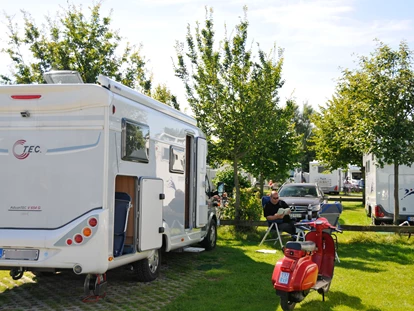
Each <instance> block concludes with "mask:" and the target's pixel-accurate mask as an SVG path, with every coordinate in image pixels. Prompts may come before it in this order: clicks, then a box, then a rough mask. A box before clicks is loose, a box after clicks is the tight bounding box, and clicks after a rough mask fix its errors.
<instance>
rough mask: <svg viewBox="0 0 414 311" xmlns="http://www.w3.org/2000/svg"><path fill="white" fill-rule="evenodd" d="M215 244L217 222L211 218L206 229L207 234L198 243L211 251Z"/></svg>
mask: <svg viewBox="0 0 414 311" xmlns="http://www.w3.org/2000/svg"><path fill="white" fill-rule="evenodd" d="M216 244H217V222H216V221H215V220H214V219H212V220H211V221H210V227H209V228H208V230H207V235H206V237H205V238H204V240H203V241H201V243H200V245H201V246H202V247H204V248H205V249H206V250H207V251H211V250H213V249H215V248H216Z"/></svg>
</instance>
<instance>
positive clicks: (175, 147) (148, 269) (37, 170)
mask: <svg viewBox="0 0 414 311" xmlns="http://www.w3.org/2000/svg"><path fill="white" fill-rule="evenodd" d="M99 84H100V85H95V84H81V83H72V84H42V85H11V86H0V170H1V172H2V178H1V181H0V197H1V201H0V237H1V238H0V269H3V270H11V276H12V277H13V278H14V279H18V278H20V277H21V276H22V275H23V273H24V271H34V272H36V271H40V272H42V271H44V272H54V271H57V270H62V269H72V270H73V271H74V272H75V273H76V274H85V275H87V279H86V281H85V290H87V289H88V288H89V289H90V288H92V289H93V291H94V293H98V294H101V293H102V292H103V291H104V290H105V288H106V285H104V284H105V283H106V282H103V281H100V280H105V279H106V278H104V277H103V275H104V274H105V273H106V271H108V270H110V269H114V268H116V267H119V266H122V265H127V264H131V265H132V267H133V268H134V271H135V272H136V276H137V279H138V280H140V281H151V280H154V279H155V278H156V277H157V276H158V274H159V269H160V255H161V250H164V251H167V252H168V251H171V250H175V249H179V248H183V247H185V246H189V245H193V244H196V243H200V242H201V243H202V245H203V247H205V248H206V249H208V250H209V249H213V248H214V247H215V245H216V230H217V218H216V215H215V210H214V208H213V207H212V206H209V205H208V195H210V194H211V189H210V188H209V187H210V183H209V181H208V179H207V178H206V155H207V144H206V140H205V136H204V134H203V133H202V132H201V130H200V129H199V128H198V127H197V126H196V121H195V120H194V119H193V118H191V117H189V116H188V115H186V114H184V113H181V112H180V111H177V110H175V109H173V108H171V107H169V106H167V105H165V104H162V103H160V102H158V101H156V100H154V99H152V98H149V97H147V96H145V95H143V94H141V93H139V92H136V91H135V90H132V89H130V88H128V87H126V86H124V85H122V84H120V83H117V82H115V81H113V80H111V79H109V78H107V77H105V76H100V77H99ZM94 284H95V285H94Z"/></svg>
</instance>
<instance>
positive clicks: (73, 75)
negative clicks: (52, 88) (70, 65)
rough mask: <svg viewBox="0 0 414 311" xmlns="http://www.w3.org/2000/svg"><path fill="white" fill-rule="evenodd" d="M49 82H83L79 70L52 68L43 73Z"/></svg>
mask: <svg viewBox="0 0 414 311" xmlns="http://www.w3.org/2000/svg"><path fill="white" fill-rule="evenodd" d="M43 78H44V79H45V81H46V83H47V84H74V83H75V84H76V83H83V80H82V77H81V76H80V74H79V72H77V71H74V70H52V71H49V72H45V73H44V74H43Z"/></svg>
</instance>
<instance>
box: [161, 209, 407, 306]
mask: <svg viewBox="0 0 414 311" xmlns="http://www.w3.org/2000/svg"><path fill="white" fill-rule="evenodd" d="M340 223H341V224H360V225H365V224H369V218H368V217H366V215H365V212H364V209H363V205H362V204H361V203H353V202H352V203H344V211H343V213H342V215H341V219H340ZM265 229H266V228H265V227H263V228H258V232H257V233H256V234H242V235H240V234H239V235H237V234H234V232H233V231H232V227H229V226H227V227H220V228H219V238H220V240H219V242H218V247H217V249H216V250H215V251H214V252H210V253H207V252H204V253H201V254H200V255H199V261H200V267H199V269H205V270H206V277H205V279H202V280H200V282H199V284H200V285H199V286H197V287H194V288H193V289H192V290H191V291H190V292H187V293H185V295H183V296H181V297H178V298H177V299H176V300H175V301H173V302H172V303H170V304H169V305H167V306H166V307H165V308H163V309H162V310H163V311H171V310H206V311H207V310H243V311H244V310H246V311H248V310H251V311H256V310H262V311H275V310H282V309H281V307H280V305H279V297H278V296H276V294H275V290H274V289H273V286H272V284H271V276H272V272H273V267H274V264H275V263H276V261H277V260H278V259H280V258H281V257H282V252H281V250H280V249H279V247H278V245H273V244H272V243H268V244H266V245H262V246H260V247H259V246H258V244H259V242H260V239H261V237H262V236H263V235H264V232H265ZM338 241H339V250H338V255H339V258H340V263H337V265H336V267H335V276H334V279H333V282H332V285H331V290H330V292H329V293H328V294H327V295H326V297H325V302H322V296H321V295H319V294H318V293H317V292H311V293H310V294H309V295H308V296H307V297H306V299H305V300H304V301H303V302H301V303H300V304H297V305H296V308H295V310H303V311H305V310H306V311H313V310H315V311H316V310H336V311H348V310H366V311H377V310H378V311H379V310H381V311H385V310H390V311H391V310H414V304H413V303H412V289H413V288H414V278H413V271H414V252H413V248H414V247H413V246H414V238H411V239H408V238H407V236H398V235H395V234H390V233H387V234H382V233H365V232H344V233H343V234H338ZM263 248H265V249H276V250H277V252H276V254H263V253H258V252H256V251H257V250H258V249H263Z"/></svg>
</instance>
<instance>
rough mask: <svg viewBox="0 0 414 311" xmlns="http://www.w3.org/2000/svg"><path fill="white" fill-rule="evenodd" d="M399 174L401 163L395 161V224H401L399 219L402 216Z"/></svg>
mask: <svg viewBox="0 0 414 311" xmlns="http://www.w3.org/2000/svg"><path fill="white" fill-rule="evenodd" d="M398 175H399V164H398V163H396V162H394V203H395V205H394V225H396V226H398V225H399V221H398V219H399V218H400V202H399V201H400V200H399V198H398V189H399V184H398V179H399V178H398Z"/></svg>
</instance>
